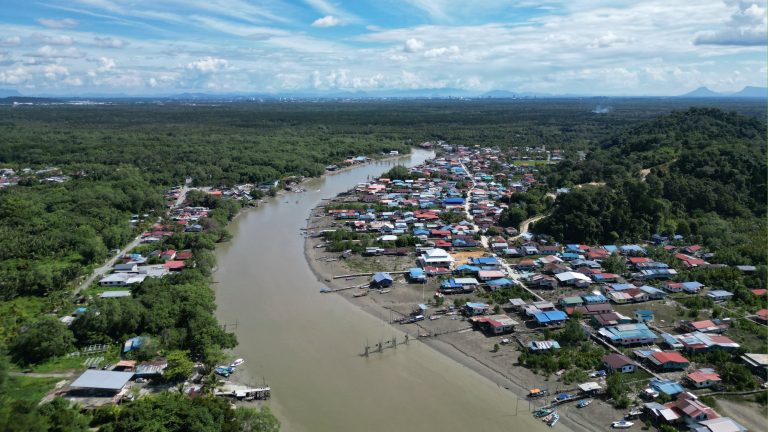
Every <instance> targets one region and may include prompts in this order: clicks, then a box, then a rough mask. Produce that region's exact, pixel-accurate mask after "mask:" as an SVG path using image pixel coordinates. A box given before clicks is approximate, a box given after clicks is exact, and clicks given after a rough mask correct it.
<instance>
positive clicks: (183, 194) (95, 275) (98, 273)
mask: <svg viewBox="0 0 768 432" xmlns="http://www.w3.org/2000/svg"><path fill="white" fill-rule="evenodd" d="M188 183H189V182H186V183H185V184H184V186H183V187H182V188H181V191H180V192H179V197H178V198H177V199H176V202H175V203H174V205H173V207H174V208H177V207H180V206H181V205H182V204H183V203H184V200H186V199H187V193H188V192H189V191H190V190H191V189H190V188H189V187H188V186H187V184H188ZM139 244H141V234H139V235H138V236H136V238H134V239H133V240H131V242H130V243H128V244H127V245H126V246H124V247H123V248H122V249H120V251H119V252H118V253H117V254H115V255H113V256H112V257H111V258H109V259H108V260H107V262H105V263H104V265H102V266H101V267H99V268H97V269H95V270H94V271H93V272H91V274H90V275H89V276H88V277H87V278H85V280H83V282H81V283H80V285H78V287H77V288H76V289H75V292H74V295H75V296H77V295H78V294H79V293H80V291H82V290H84V289H86V288H88V287H89V286H91V284H93V283H94V282H95V281H96V280H97V279H101V278H102V277H104V275H106V274H107V273H109V271H110V270H112V267H114V266H115V263H116V262H117V260H118V258H119V257H120V256H122V255H124V254H126V253H128V252H129V251H130V250H131V249H133V248H135V247H136V246H138V245H139Z"/></svg>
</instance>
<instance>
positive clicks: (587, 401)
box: [576, 399, 593, 408]
mask: <svg viewBox="0 0 768 432" xmlns="http://www.w3.org/2000/svg"><path fill="white" fill-rule="evenodd" d="M592 401H593V400H592V399H582V400H580V401H579V402H578V403H577V404H576V406H577V407H578V408H584V407H587V406H589V404H591V403H592Z"/></svg>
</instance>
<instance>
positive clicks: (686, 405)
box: [670, 392, 720, 424]
mask: <svg viewBox="0 0 768 432" xmlns="http://www.w3.org/2000/svg"><path fill="white" fill-rule="evenodd" d="M670 404H673V406H674V407H675V408H676V411H679V413H680V414H682V417H683V419H684V420H685V422H686V423H689V424H691V423H696V422H700V421H705V420H712V419H716V418H719V417H720V416H719V415H718V414H717V413H716V412H715V410H713V409H712V408H710V407H709V406H707V405H705V404H704V403H703V402H701V401H699V398H698V397H697V396H695V395H693V394H691V393H688V392H683V393H680V394H678V395H677V400H675V401H674V402H670Z"/></svg>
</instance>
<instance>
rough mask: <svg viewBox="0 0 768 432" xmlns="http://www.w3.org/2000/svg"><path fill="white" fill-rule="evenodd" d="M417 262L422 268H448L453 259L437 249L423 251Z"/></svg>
mask: <svg viewBox="0 0 768 432" xmlns="http://www.w3.org/2000/svg"><path fill="white" fill-rule="evenodd" d="M419 260H420V261H421V263H422V265H423V266H434V267H450V266H452V265H453V263H454V258H453V257H452V256H451V254H449V253H448V252H446V251H445V250H444V249H439V248H435V249H430V250H428V251H425V252H424V253H422V254H421V257H419Z"/></svg>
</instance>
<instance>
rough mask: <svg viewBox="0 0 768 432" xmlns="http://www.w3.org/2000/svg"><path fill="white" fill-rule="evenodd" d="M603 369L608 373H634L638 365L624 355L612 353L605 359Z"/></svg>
mask: <svg viewBox="0 0 768 432" xmlns="http://www.w3.org/2000/svg"><path fill="white" fill-rule="evenodd" d="M603 367H604V368H605V370H606V371H608V372H621V373H632V372H634V371H635V370H636V369H637V363H635V362H634V361H632V360H631V359H630V358H629V357H627V356H625V355H623V354H617V353H612V354H608V355H607V356H605V357H603Z"/></svg>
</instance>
